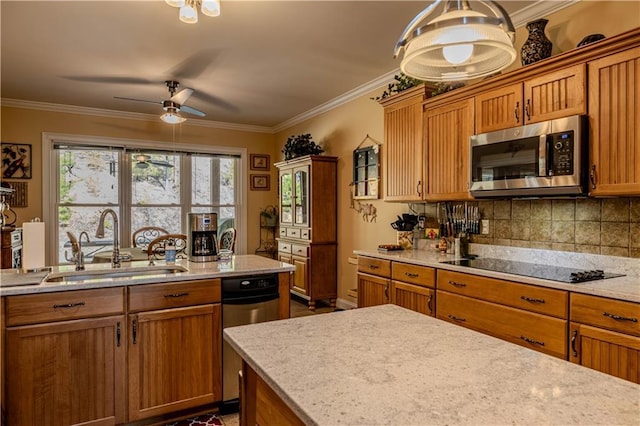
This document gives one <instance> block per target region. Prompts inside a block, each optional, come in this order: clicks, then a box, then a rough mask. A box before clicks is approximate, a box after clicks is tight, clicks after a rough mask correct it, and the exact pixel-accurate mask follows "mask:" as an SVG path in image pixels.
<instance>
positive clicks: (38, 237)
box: [22, 222, 45, 271]
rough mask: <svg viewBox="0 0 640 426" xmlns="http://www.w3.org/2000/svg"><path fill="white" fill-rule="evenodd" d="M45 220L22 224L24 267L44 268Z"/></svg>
mask: <svg viewBox="0 0 640 426" xmlns="http://www.w3.org/2000/svg"><path fill="white" fill-rule="evenodd" d="M44 266H45V265H44V222H24V223H23V224H22V269H23V270H25V271H32V270H34V269H39V268H44Z"/></svg>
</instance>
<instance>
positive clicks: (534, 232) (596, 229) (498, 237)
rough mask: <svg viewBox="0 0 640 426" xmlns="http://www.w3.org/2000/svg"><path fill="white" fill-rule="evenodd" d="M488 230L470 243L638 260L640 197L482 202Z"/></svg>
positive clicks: (482, 211) (480, 207) (639, 248)
mask: <svg viewBox="0 0 640 426" xmlns="http://www.w3.org/2000/svg"><path fill="white" fill-rule="evenodd" d="M478 207H479V209H480V213H481V216H482V219H483V220H488V221H489V233H488V234H486V235H484V234H479V235H473V236H472V237H471V241H472V242H475V243H480V244H493V245H502V246H514V247H531V248H539V249H550V250H561V251H573V252H579V253H594V254H604V255H611V256H625V257H635V258H640V198H612V199H590V198H580V199H571V200H545V199H538V200H483V201H478Z"/></svg>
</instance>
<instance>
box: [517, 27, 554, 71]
mask: <svg viewBox="0 0 640 426" xmlns="http://www.w3.org/2000/svg"><path fill="white" fill-rule="evenodd" d="M547 22H549V21H548V20H547V19H538V20H536V21H531V22H529V23H527V30H528V31H529V37H528V38H527V41H525V42H524V45H523V46H522V50H521V51H520V57H521V59H522V65H529V64H532V63H534V62H538V61H539V60H541V59H546V58H548V57H550V56H551V47H552V43H551V41H550V40H549V39H548V38H547V36H546V35H545V34H544V28H545V27H546V26H547Z"/></svg>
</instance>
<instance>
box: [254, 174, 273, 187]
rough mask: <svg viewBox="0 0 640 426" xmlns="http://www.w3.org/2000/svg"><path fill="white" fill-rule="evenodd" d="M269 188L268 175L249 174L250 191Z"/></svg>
mask: <svg viewBox="0 0 640 426" xmlns="http://www.w3.org/2000/svg"><path fill="white" fill-rule="evenodd" d="M269 188H270V185H269V175H251V190H252V191H268V190H269Z"/></svg>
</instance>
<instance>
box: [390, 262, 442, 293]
mask: <svg viewBox="0 0 640 426" xmlns="http://www.w3.org/2000/svg"><path fill="white" fill-rule="evenodd" d="M391 278H393V279H394V280H398V281H404V282H406V283H411V284H416V285H421V286H423V287H431V288H434V287H435V286H436V271H435V269H433V268H429V267H428V266H419V265H411V264H409V263H400V262H393V264H392V265H391Z"/></svg>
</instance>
